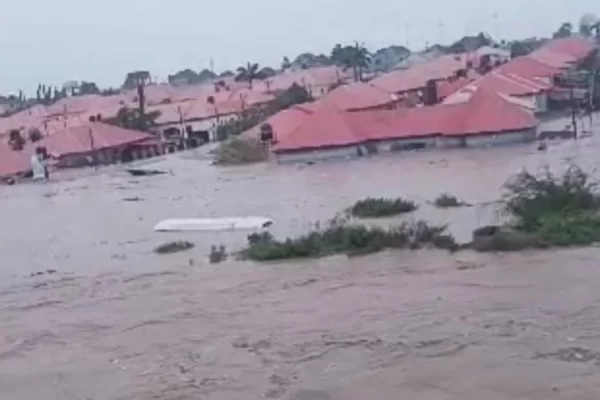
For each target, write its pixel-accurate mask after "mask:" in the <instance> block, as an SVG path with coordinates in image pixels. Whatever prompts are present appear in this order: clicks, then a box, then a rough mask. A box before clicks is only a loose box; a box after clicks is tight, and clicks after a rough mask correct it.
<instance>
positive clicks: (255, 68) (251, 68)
mask: <svg viewBox="0 0 600 400" xmlns="http://www.w3.org/2000/svg"><path fill="white" fill-rule="evenodd" d="M259 71H260V66H259V65H258V64H257V63H251V62H248V63H247V64H246V66H245V67H239V68H238V69H237V75H236V77H235V81H236V82H248V86H249V87H250V89H252V82H254V81H255V80H257V79H260V74H259Z"/></svg>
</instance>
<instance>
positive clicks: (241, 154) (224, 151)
mask: <svg viewBox="0 0 600 400" xmlns="http://www.w3.org/2000/svg"><path fill="white" fill-rule="evenodd" d="M214 158H215V164H221V165H240V164H250V163H256V162H261V161H267V160H268V159H269V150H268V148H267V147H266V146H265V145H264V144H263V143H261V142H260V141H258V140H256V139H251V138H244V137H236V138H233V139H229V140H226V141H224V142H221V143H220V144H219V147H217V148H216V149H215V151H214Z"/></svg>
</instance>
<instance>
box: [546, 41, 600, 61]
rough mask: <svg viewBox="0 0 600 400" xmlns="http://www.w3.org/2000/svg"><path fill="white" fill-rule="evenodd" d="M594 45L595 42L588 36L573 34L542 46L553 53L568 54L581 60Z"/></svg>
mask: <svg viewBox="0 0 600 400" xmlns="http://www.w3.org/2000/svg"><path fill="white" fill-rule="evenodd" d="M594 47H595V46H594V44H593V43H592V42H590V41H589V40H587V39H586V38H583V37H581V36H571V37H567V38H560V39H553V40H550V41H549V42H547V43H545V44H544V46H542V49H543V50H545V51H550V52H553V53H559V54H566V55H569V56H571V57H574V58H575V59H577V60H579V61H581V60H582V59H583V58H584V57H585V56H587V55H588V54H589V53H590V52H591V51H592V50H593V49H594Z"/></svg>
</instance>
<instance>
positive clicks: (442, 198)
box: [433, 193, 469, 208]
mask: <svg viewBox="0 0 600 400" xmlns="http://www.w3.org/2000/svg"><path fill="white" fill-rule="evenodd" d="M433 205H434V206H436V207H437V208H452V207H464V206H468V205H469V204H468V203H465V202H464V201H461V200H459V199H458V198H457V197H456V196H452V195H451V194H447V193H442V194H440V195H439V196H438V197H437V198H436V199H435V200H434V202H433Z"/></svg>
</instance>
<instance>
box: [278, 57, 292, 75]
mask: <svg viewBox="0 0 600 400" xmlns="http://www.w3.org/2000/svg"><path fill="white" fill-rule="evenodd" d="M290 68H292V63H291V62H290V59H289V58H288V57H287V56H285V57H283V61H281V69H282V70H283V71H285V70H287V69H290Z"/></svg>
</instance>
